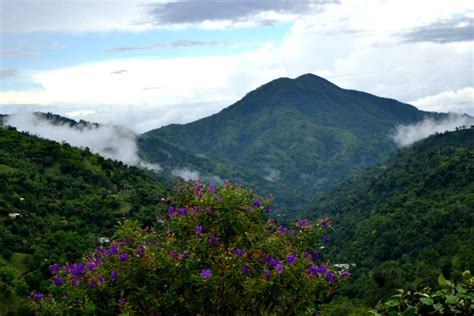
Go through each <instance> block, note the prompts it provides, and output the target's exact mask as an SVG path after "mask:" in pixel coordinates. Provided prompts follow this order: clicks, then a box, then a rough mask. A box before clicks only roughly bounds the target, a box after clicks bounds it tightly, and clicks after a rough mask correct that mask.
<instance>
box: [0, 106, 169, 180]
mask: <svg viewBox="0 0 474 316" xmlns="http://www.w3.org/2000/svg"><path fill="white" fill-rule="evenodd" d="M5 124H6V125H10V126H13V127H15V128H16V129H17V130H19V131H23V132H28V133H30V134H34V135H37V136H39V137H42V138H46V139H50V140H54V141H57V142H66V143H68V144H70V145H72V146H75V147H79V148H85V147H88V148H89V149H90V151H91V152H93V153H96V154H99V155H102V156H104V157H106V158H111V159H115V160H120V161H122V162H123V163H125V164H127V165H132V166H138V167H142V168H147V169H151V170H153V171H160V170H161V169H162V168H161V167H160V165H159V164H151V163H148V162H146V161H143V160H142V159H141V158H140V157H139V156H138V146H137V142H136V134H135V133H134V132H132V131H130V130H128V129H126V128H124V127H120V126H113V125H94V124H78V125H76V126H71V125H70V124H69V123H66V122H64V123H57V122H52V121H50V120H48V119H46V118H45V117H43V116H41V115H38V114H34V113H21V114H20V113H19V114H12V115H9V116H8V117H7V119H6V121H5Z"/></svg>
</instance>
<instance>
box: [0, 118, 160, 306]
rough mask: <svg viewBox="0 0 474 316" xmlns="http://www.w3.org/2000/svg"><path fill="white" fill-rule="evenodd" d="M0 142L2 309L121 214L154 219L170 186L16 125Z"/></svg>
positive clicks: (0, 132)
mask: <svg viewBox="0 0 474 316" xmlns="http://www.w3.org/2000/svg"><path fill="white" fill-rule="evenodd" d="M53 118H54V117H53ZM0 143H1V146H0V188H1V190H0V314H3V313H5V314H6V313H7V310H6V308H10V307H15V305H16V306H18V305H19V304H14V303H15V302H17V298H18V297H21V296H24V293H25V292H26V293H28V292H29V291H31V290H41V289H42V288H43V287H44V286H45V285H46V284H47V283H46V282H45V280H46V278H47V275H48V269H47V266H48V265H49V264H50V263H51V262H61V263H64V262H66V261H68V260H77V259H78V258H81V256H82V255H83V253H84V251H86V250H88V249H91V248H92V247H95V246H96V245H97V243H98V238H99V237H102V236H109V237H110V236H111V234H112V233H113V232H114V231H115V228H114V226H115V225H116V223H117V222H118V221H119V220H120V219H121V218H124V217H127V218H136V219H138V220H140V221H141V222H143V223H145V224H146V223H148V224H150V223H153V222H154V221H155V215H156V213H157V209H159V203H160V198H161V197H162V196H164V194H165V189H164V187H163V185H161V184H160V182H158V181H156V180H155V179H153V178H152V177H151V176H150V175H149V174H147V173H145V172H144V171H142V170H139V169H137V168H135V167H128V166H125V165H123V164H122V163H121V162H117V161H112V160H110V159H104V158H103V157H101V156H98V155H94V154H92V153H90V152H89V151H88V150H87V148H86V149H85V150H80V149H77V148H73V147H71V146H69V145H67V144H59V143H56V142H52V141H48V140H44V139H41V138H38V137H34V136H31V135H28V134H26V133H18V132H16V131H15V130H14V129H4V128H0ZM162 211H164V209H163V210H162ZM25 289H26V290H25ZM7 296H8V297H7ZM12 302H13V304H9V303H12ZM7 303H8V304H7Z"/></svg>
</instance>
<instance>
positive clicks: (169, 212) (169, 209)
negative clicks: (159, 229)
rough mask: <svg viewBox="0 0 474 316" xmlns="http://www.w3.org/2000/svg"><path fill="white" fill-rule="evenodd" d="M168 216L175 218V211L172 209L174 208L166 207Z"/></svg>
mask: <svg viewBox="0 0 474 316" xmlns="http://www.w3.org/2000/svg"><path fill="white" fill-rule="evenodd" d="M168 216H169V217H175V216H176V210H175V209H174V207H172V206H170V207H168Z"/></svg>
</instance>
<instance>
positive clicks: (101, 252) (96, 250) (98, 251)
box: [95, 246, 105, 255]
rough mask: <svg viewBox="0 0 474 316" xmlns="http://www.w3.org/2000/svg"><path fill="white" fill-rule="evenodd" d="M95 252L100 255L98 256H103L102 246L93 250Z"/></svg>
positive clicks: (103, 249)
mask: <svg viewBox="0 0 474 316" xmlns="http://www.w3.org/2000/svg"><path fill="white" fill-rule="evenodd" d="M95 252H96V253H98V254H100V255H103V254H104V252H105V248H104V246H99V247H97V248H95Z"/></svg>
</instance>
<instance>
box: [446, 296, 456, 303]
mask: <svg viewBox="0 0 474 316" xmlns="http://www.w3.org/2000/svg"><path fill="white" fill-rule="evenodd" d="M458 302H459V297H458V296H456V295H447V296H446V303H448V304H457V303H458Z"/></svg>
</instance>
